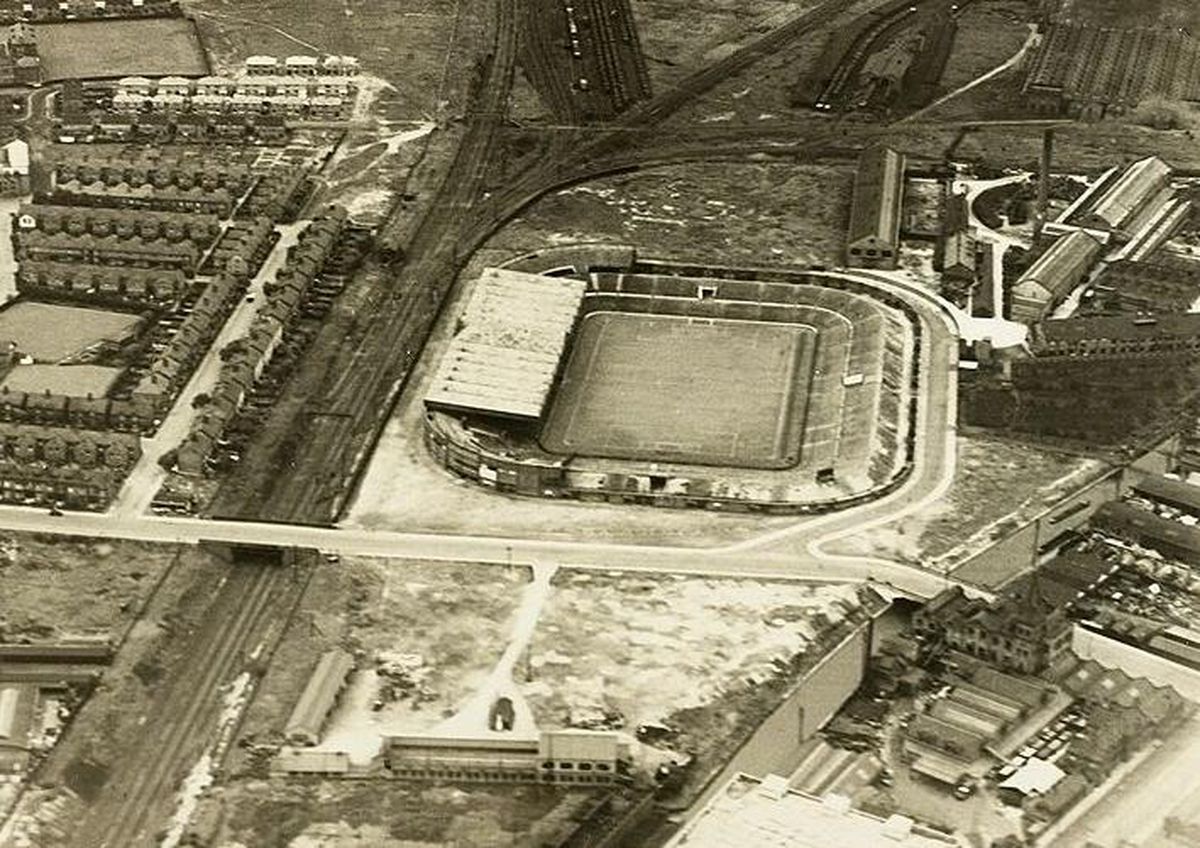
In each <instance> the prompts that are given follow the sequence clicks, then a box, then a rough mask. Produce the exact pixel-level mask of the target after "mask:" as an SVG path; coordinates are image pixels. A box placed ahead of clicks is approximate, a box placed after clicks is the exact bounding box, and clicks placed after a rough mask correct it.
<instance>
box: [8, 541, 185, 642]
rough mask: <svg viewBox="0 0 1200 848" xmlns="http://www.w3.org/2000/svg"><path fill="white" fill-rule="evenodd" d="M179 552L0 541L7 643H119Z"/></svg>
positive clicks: (128, 545)
mask: <svg viewBox="0 0 1200 848" xmlns="http://www.w3.org/2000/svg"><path fill="white" fill-rule="evenodd" d="M176 553H177V552H176V550H175V549H173V548H169V547H165V546H152V545H145V544H141V543H138V542H125V541H113V542H110V541H93V540H85V539H77V538H73V537H67V536H33V535H27V534H5V535H3V536H0V641H11V640H13V639H16V638H21V637H28V638H30V639H36V640H54V639H63V638H69V637H74V636H109V637H114V638H115V637H119V636H120V635H121V634H122V633H124V629H125V627H126V626H128V624H129V623H130V622H131V621H132V620H133V619H134V617H135V616H136V615H137V613H138V610H139V609H140V608H141V605H142V603H143V602H144V601H145V599H146V597H147V596H148V595H149V593H150V591H151V590H152V588H153V587H154V585H155V583H156V582H157V581H158V579H159V577H161V576H162V573H163V571H164V570H165V569H166V568H167V567H168V566H169V565H170V564H171V563H172V562H174V560H175V557H176Z"/></svg>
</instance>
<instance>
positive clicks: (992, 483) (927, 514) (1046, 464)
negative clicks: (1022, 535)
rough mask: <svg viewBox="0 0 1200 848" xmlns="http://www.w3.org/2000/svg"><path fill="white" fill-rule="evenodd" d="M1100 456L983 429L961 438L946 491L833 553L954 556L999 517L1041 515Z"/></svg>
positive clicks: (1094, 467)
mask: <svg viewBox="0 0 1200 848" xmlns="http://www.w3.org/2000/svg"><path fill="white" fill-rule="evenodd" d="M1104 468H1105V466H1104V464H1103V463H1101V462H1099V461H1097V460H1093V459H1084V458H1080V457H1075V456H1070V455H1068V454H1063V453H1058V452H1055V451H1051V450H1044V449H1041V448H1037V447H1034V446H1031V445H1024V444H1018V443H1015V442H1007V441H1002V440H1000V439H994V438H990V437H988V436H985V435H970V436H960V437H959V438H958V465H957V470H956V473H955V475H954V482H953V484H952V485H951V487H950V490H949V491H948V492H947V493H946V495H945V497H943V498H939V499H938V501H937V502H936V503H934V504H932V505H930V506H929V507H927V508H926V509H923V510H921V511H919V512H917V513H914V514H912V515H907V516H904V517H903V518H901V519H899V520H897V521H893V522H891V523H890V524H886V525H884V526H882V527H877V528H873V529H871V530H868V531H866V532H865V533H859V534H855V535H854V536H852V537H848V538H846V539H842V540H840V541H838V542H837V543H836V544H834V545H831V546H829V549H830V552H831V553H837V554H851V555H854V554H871V555H881V556H889V557H898V558H900V559H903V560H905V561H907V562H911V563H913V564H918V563H925V564H928V563H930V562H934V561H941V562H943V563H953V562H955V561H960V560H961V559H963V558H965V557H966V556H967V555H969V554H970V553H971V552H972V551H974V550H976V549H978V548H980V547H982V546H983V545H985V544H986V543H988V542H989V541H990V536H991V531H992V530H994V529H998V528H999V525H1000V524H1001V523H1005V524H1012V525H1013V526H1014V527H1015V524H1013V522H1015V521H1017V520H1019V519H1022V518H1030V517H1032V516H1033V515H1036V514H1037V513H1038V512H1039V511H1041V510H1042V509H1044V508H1045V507H1046V506H1048V505H1049V504H1052V503H1054V502H1055V501H1056V500H1059V499H1061V498H1062V497H1063V496H1065V495H1066V494H1067V493H1068V492H1071V491H1074V490H1075V489H1077V488H1079V487H1080V486H1083V485H1085V484H1086V483H1088V482H1091V481H1092V480H1094V479H1095V477H1096V476H1097V475H1098V474H1099V473H1101V472H1102V471H1103V470H1104Z"/></svg>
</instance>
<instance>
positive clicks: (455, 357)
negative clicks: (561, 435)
mask: <svg viewBox="0 0 1200 848" xmlns="http://www.w3.org/2000/svg"><path fill="white" fill-rule="evenodd" d="M586 288H587V284H586V283H584V282H583V281H582V280H573V279H568V278H565V277H545V276H540V275H537V274H525V273H522V272H519V271H508V270H504V269H497V268H489V269H487V270H486V271H484V272H483V276H481V277H480V278H479V280H478V281H477V282H476V284H475V290H474V292H473V293H472V294H471V298H470V300H469V301H468V302H467V306H466V308H465V309H464V310H463V314H462V317H461V318H460V329H459V331H458V334H457V335H456V336H455V338H454V340H453V341H452V342H451V344H450V348H449V350H447V351H446V354H445V356H443V357H442V361H441V364H440V365H439V367H438V372H437V374H436V376H435V377H434V381H433V386H432V388H430V390H429V393H428V394H427V395H426V396H425V405H426V407H427V408H430V409H442V410H450V411H455V412H468V413H478V414H481V415H492V416H499V417H504V418H515V419H521V420H528V421H536V420H538V419H540V418H541V416H542V413H543V412H544V411H545V407H546V404H547V402H548V401H549V399H550V392H551V390H552V388H553V386H554V381H555V379H556V378H557V376H558V370H559V363H560V361H561V360H562V358H563V354H564V352H565V351H566V348H567V342H568V339H569V338H570V335H571V333H572V332H573V330H574V328H575V321H576V319H577V318H578V316H579V311H580V308H581V307H582V305H583V295H584V291H585V290H586Z"/></svg>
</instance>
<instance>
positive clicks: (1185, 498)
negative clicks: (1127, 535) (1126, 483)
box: [1133, 474, 1200, 516]
mask: <svg viewBox="0 0 1200 848" xmlns="http://www.w3.org/2000/svg"><path fill="white" fill-rule="evenodd" d="M1133 491H1134V494H1137V495H1141V496H1142V497H1144V498H1148V499H1149V500H1152V501H1155V502H1157V503H1160V504H1164V505H1166V506H1170V507H1174V508H1176V509H1180V510H1183V511H1184V512H1186V513H1188V514H1190V515H1196V516H1200V486H1193V485H1192V484H1191V483H1184V482H1183V481H1181V480H1172V479H1171V478H1170V477H1163V476H1161V475H1157V474H1155V475H1151V476H1149V477H1145V478H1143V479H1142V480H1140V481H1139V482H1138V483H1137V485H1135V486H1134V487H1133Z"/></svg>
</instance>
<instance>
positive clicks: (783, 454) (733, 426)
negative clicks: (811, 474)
mask: <svg viewBox="0 0 1200 848" xmlns="http://www.w3.org/2000/svg"><path fill="white" fill-rule="evenodd" d="M813 341H814V339H813V334H812V332H811V331H808V330H805V329H803V328H799V327H792V326H788V325H785V324H756V323H749V322H741V321H722V322H719V323H710V322H708V321H703V322H700V323H696V322H694V321H692V320H690V319H688V318H682V317H673V316H665V315H635V314H627V313H608V312H604V313H595V314H592V315H589V316H588V317H587V318H586V319H584V322H583V324H582V326H581V327H580V329H579V333H578V338H577V340H576V342H575V345H574V348H573V350H572V352H571V358H570V362H569V364H568V366H567V373H566V376H565V378H564V380H563V383H562V386H561V388H560V389H559V393H558V397H557V400H556V401H555V404H554V408H553V409H552V411H551V415H550V418H549V420H548V422H547V425H546V429H545V430H544V431H543V433H542V437H541V438H542V443H543V445H545V447H546V448H547V449H549V450H552V451H555V452H557V453H565V454H584V455H587V456H604V457H615V458H621V459H658V460H661V461H664V462H696V463H702V464H706V465H738V466H745V467H754V468H757V467H767V468H771V467H778V466H779V465H781V464H786V465H792V464H794V463H795V462H796V459H797V454H798V451H799V444H798V442H799V433H798V429H799V427H798V425H799V424H800V421H798V420H796V418H797V416H793V414H792V412H793V408H794V406H795V404H796V399H797V395H800V396H803V395H804V393H805V384H806V383H807V380H806V378H805V377H804V376H803V375H804V373H805V372H804V368H803V364H804V363H808V364H809V368H810V369H811V363H812V353H813V350H812V348H813Z"/></svg>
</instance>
